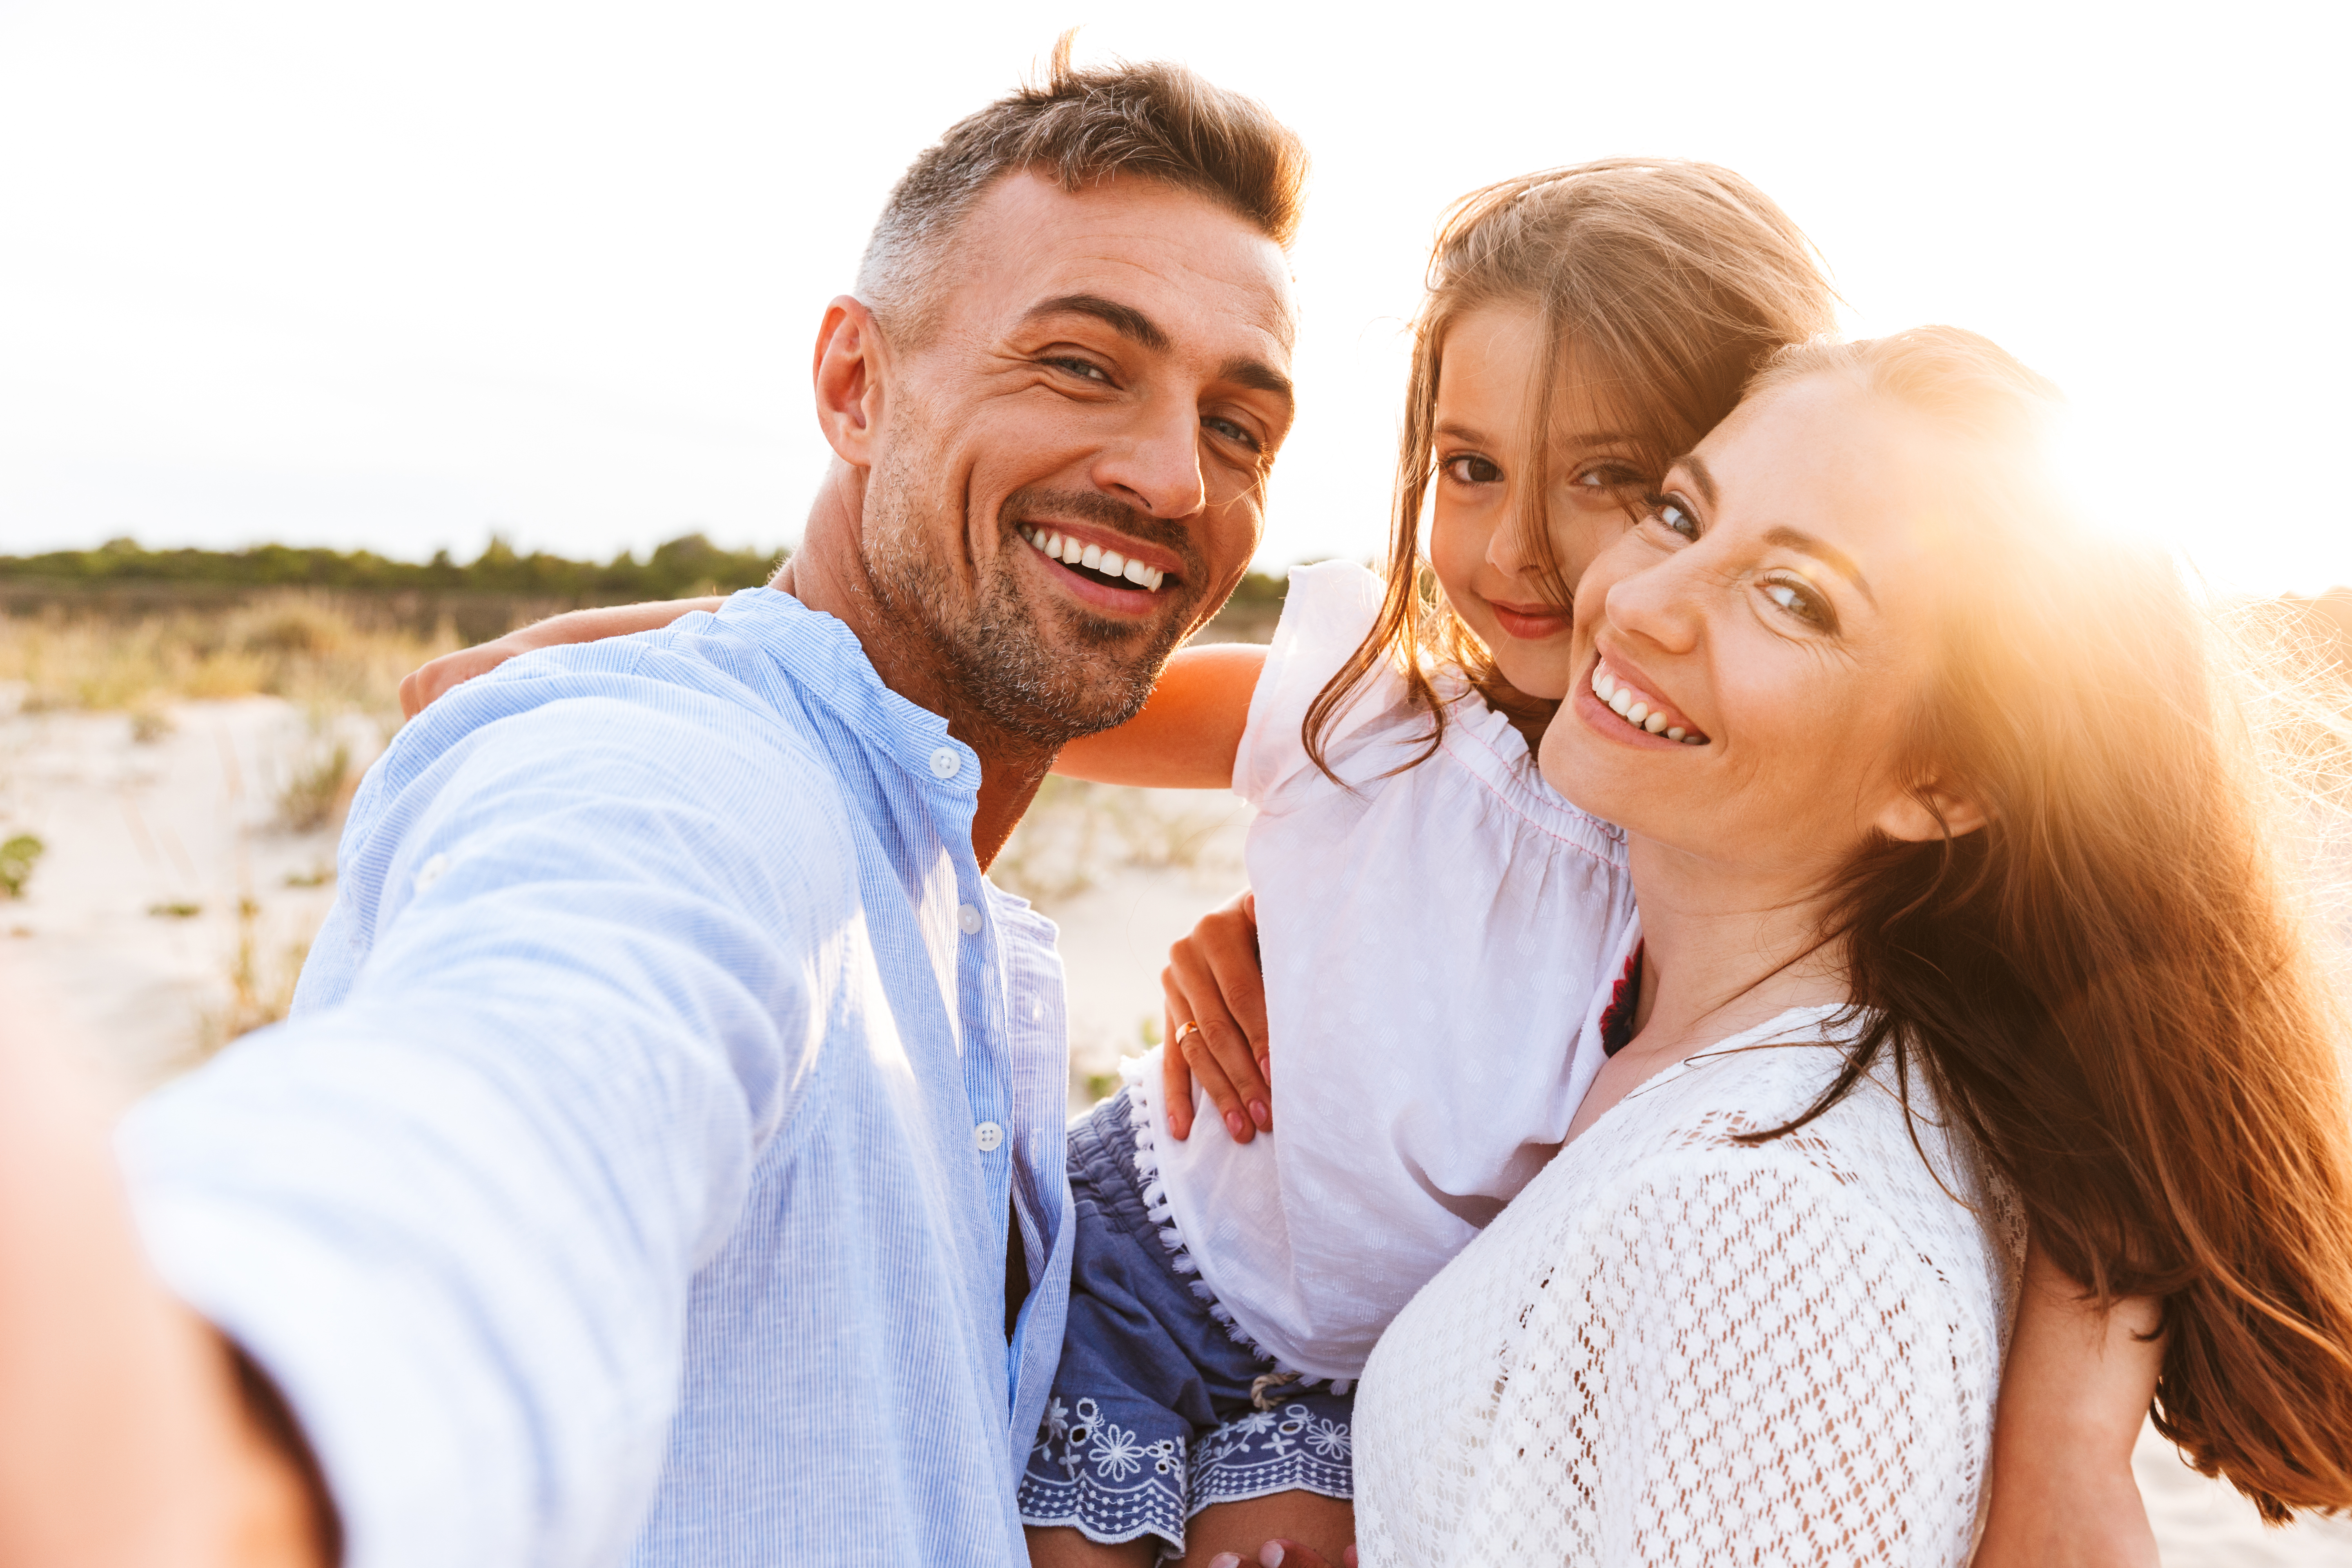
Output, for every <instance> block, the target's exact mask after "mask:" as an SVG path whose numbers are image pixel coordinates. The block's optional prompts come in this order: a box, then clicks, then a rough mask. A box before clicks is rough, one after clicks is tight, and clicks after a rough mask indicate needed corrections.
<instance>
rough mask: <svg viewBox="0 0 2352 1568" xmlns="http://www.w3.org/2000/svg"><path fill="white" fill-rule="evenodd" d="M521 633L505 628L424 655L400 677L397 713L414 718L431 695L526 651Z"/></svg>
mask: <svg viewBox="0 0 2352 1568" xmlns="http://www.w3.org/2000/svg"><path fill="white" fill-rule="evenodd" d="M558 618H559V619H560V618H561V617H558ZM542 624H544V623H542ZM534 629H535V628H534ZM522 635H523V634H522V633H520V632H509V633H508V634H507V635H506V636H504V637H492V638H491V639H490V640H489V641H488V642H483V643H476V644H475V645H474V646H473V647H461V648H459V649H458V650H457V652H455V653H445V654H443V655H442V656H441V657H440V658H436V659H428V660H427V661H426V662H425V663H423V664H420V665H418V666H417V667H416V668H415V669H412V670H410V671H409V672H408V673H407V674H406V675H404V676H403V677H402V678H401V681H400V716H401V717H402V718H403V719H414V718H415V717H416V716H417V715H418V714H419V713H422V712H424V711H425V708H426V707H427V705H429V704H430V703H431V702H432V701H433V700H434V699H435V698H436V697H438V696H440V695H441V694H442V693H443V692H445V691H447V690H448V689H450V688H451V687H453V686H458V685H462V684H463V683H465V682H466V681H468V680H471V679H474V677H476V676H478V675H487V674H488V673H489V672H490V671H491V670H494V669H496V668H498V667H499V666H500V665H502V664H504V663H505V662H506V661H507V660H509V659H510V658H513V657H514V656H515V655H517V654H519V653H529V652H530V649H531V646H532V645H530V644H529V643H526V642H523V641H522V640H520V639H521V637H522Z"/></svg>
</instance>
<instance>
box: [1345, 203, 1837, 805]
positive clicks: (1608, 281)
mask: <svg viewBox="0 0 2352 1568" xmlns="http://www.w3.org/2000/svg"><path fill="white" fill-rule="evenodd" d="M1836 302H1837V294H1836V292H1835V290H1833V289H1832V288H1831V287H1830V284H1829V280H1828V279H1826V278H1825V277H1824V276H1823V274H1822V268H1821V265H1820V260H1819V258H1818V256H1817V255H1816V253H1815V252H1814V250H1813V248H1812V246H1811V242H1810V241H1808V240H1807V239H1806V238H1805V237H1804V235H1803V234H1802V233H1801V232H1800V231H1799V229H1798V228H1797V226H1796V225H1795V224H1793V223H1791V222H1790V221H1789V217H1788V215H1787V214H1785V213H1783V212H1781V210H1780V208H1779V207H1777V206H1775V205H1773V204H1772V200H1771V198H1770V197H1769V196H1767V195H1765V194H1764V193H1763V192H1761V191H1759V190H1758V189H1757V188H1756V187H1755V186H1754V185H1752V184H1748V182H1747V181H1746V180H1744V179H1742V178H1740V177H1739V176H1738V174H1733V173H1732V172H1731V171H1730V170H1728V169H1724V168H1718V167H1717V166H1716V165H1714V164H1712V163H1687V162H1684V161H1681V160H1677V159H1666V158H1656V159H1645V158H1608V159H1602V160H1601V161H1599V162H1596V163H1580V164H1577V165H1576V166H1574V167H1572V168H1565V169H1548V170H1545V171H1543V172H1541V173H1538V174H1524V175H1521V176H1520V177H1519V178H1517V179H1514V180H1505V181H1503V182H1502V183H1501V184H1494V185H1488V186H1486V187H1485V188H1484V189H1481V190H1476V191H1473V192H1471V193H1470V194H1469V195H1466V196H1464V197H1463V198H1462V199H1461V200H1460V201H1458V202H1456V203H1454V205H1453V206H1452V207H1450V208H1448V209H1447V211H1446V215H1445V216H1444V220H1443V221H1442V222H1441V224H1440V225H1439V228H1438V234H1437V241H1436V244H1435V246H1434V247H1433V249H1432V251H1431V253H1430V261H1429V292H1428V294H1427V296H1426V298H1425V299H1424V300H1423V306H1422V310H1421V314H1420V315H1419V317H1418V318H1416V319H1415V321H1414V322H1413V353H1412V380H1411V382H1410V384H1409V385H1408V389H1407V392H1406V397H1405V415H1404V426H1403V428H1402V431H1401V432H1400V433H1399V437H1398V449H1397V476H1396V489H1395V496H1394V500H1393V502H1392V507H1391V517H1390V531H1389V533H1390V537H1389V560H1388V591H1387V596H1386V598H1385V599H1384V600H1383V602H1382V603H1381V613H1380V617H1379V619H1378V620H1377V621H1376V622H1375V623H1374V625H1373V626H1372V629H1371V631H1370V634H1369V635H1368V636H1366V637H1365V638H1364V641H1363V643H1362V645H1361V646H1360V647H1358V648H1357V649H1356V651H1355V653H1354V655H1353V656H1352V657H1351V658H1349V661H1348V662H1347V663H1346V664H1345V665H1343V666H1342V667H1341V668H1340V669H1339V673H1338V674H1337V675H1336V676H1334V677H1333V678H1332V679H1331V680H1330V681H1329V683H1328V684H1327V685H1326V686H1325V687H1324V689H1323V690H1322V691H1321V693H1319V694H1318V696H1317V698H1316V700H1315V702H1314V704H1313V705H1312V706H1311V707H1310V708H1309V709H1308V710H1307V721H1306V724H1305V734H1304V737H1303V738H1304V740H1305V742H1306V745H1307V755H1308V756H1310V757H1313V758H1314V759H1315V762H1316V764H1317V765H1318V766H1319V767H1322V768H1323V769H1324V771H1325V772H1326V773H1328V772H1329V771H1330V770H1329V767H1328V763H1325V761H1324V756H1323V737H1324V736H1325V735H1326V734H1327V733H1328V731H1329V728H1330V725H1331V723H1332V722H1333V721H1334V720H1336V719H1337V718H1338V716H1339V711H1340V710H1341V709H1343V708H1345V707H1346V706H1347V703H1348V700H1349V697H1350V695H1351V694H1352V693H1353V692H1354V691H1355V690H1356V689H1358V688H1359V687H1360V686H1361V685H1362V684H1363V682H1364V681H1365V679H1367V678H1368V677H1370V674H1371V672H1372V671H1373V670H1374V669H1376V668H1379V667H1380V666H1381V665H1382V664H1383V663H1390V662H1393V663H1394V664H1395V665H1396V666H1397V668H1400V669H1401V670H1402V672H1403V675H1404V679H1405V680H1406V682H1407V684H1408V686H1409V688H1410V689H1411V690H1412V694H1413V696H1414V698H1415V699H1416V700H1418V701H1420V702H1421V703H1422V704H1423V706H1424V707H1426V708H1427V710H1428V711H1429V713H1430V720H1431V731H1430V738H1429V748H1430V750H1431V751H1434V750H1435V749H1436V746H1437V743H1438V742H1439V740H1440V739H1441V738H1442V737H1443V735H1444V727H1445V711H1444V705H1443V704H1441V703H1440V702H1439V701H1438V700H1436V695H1435V692H1434V689H1433V687H1432V686H1431V684H1430V679H1429V666H1430V664H1431V662H1432V660H1433V659H1434V661H1436V662H1439V663H1443V664H1447V665H1452V666H1454V667H1455V668H1460V669H1461V670H1463V671H1464V672H1465V674H1466V675H1467V676H1468V678H1469V679H1470V681H1471V683H1472V684H1473V685H1474V686H1475V688H1476V689H1478V690H1479V692H1480V693H1481V694H1482V695H1483V696H1484V697H1485V698H1486V700H1487V701H1488V702H1489V703H1490V704H1491V705H1493V706H1494V707H1496V708H1498V709H1500V710H1503V711H1505V712H1507V713H1508V714H1509V715H1510V716H1511V717H1512V718H1513V719H1514V720H1516V721H1519V722H1520V723H1522V724H1523V725H1540V724H1541V723H1542V722H1543V721H1545V720H1548V719H1549V717H1550V715H1551V710H1552V709H1553V707H1554V706H1556V704H1554V703H1551V702H1536V701H1533V700H1530V699H1528V698H1525V697H1522V696H1520V695H1519V694H1518V693H1517V692H1515V691H1513V690H1512V689H1511V688H1510V687H1509V685H1508V684H1507V682H1505V681H1504V680H1503V679H1502V678H1501V676H1500V675H1499V674H1497V673H1496V669H1495V666H1494V660H1493V659H1492V658H1491V657H1490V656H1489V655H1488V653H1487V651H1486V648H1485V647H1483V646H1481V645H1480V643H1479V642H1478V640H1477V638H1476V637H1474V636H1473V635H1472V634H1471V632H1470V629H1469V628H1468V627H1467V626H1465V625H1463V623H1462V620H1461V618H1460V617H1459V616H1456V615H1455V614H1454V611H1453V609H1452V608H1451V606H1449V605H1446V604H1445V603H1444V600H1443V598H1442V597H1441V596H1440V595H1438V594H1437V593H1436V591H1435V584H1434V583H1433V580H1432V579H1431V576H1430V574H1429V573H1428V571H1427V569H1426V567H1425V565H1424V563H1423V555H1422V549H1421V524H1422V513H1423V509H1424V506H1425V504H1426V502H1427V500H1428V498H1429V487H1430V482H1431V480H1432V479H1433V478H1434V477H1435V474H1436V460H1435V449H1436V439H1437V437H1436V424H1437V377H1438V371H1439V368H1440V365H1441V363H1442V362H1443V360H1444V352H1445V337H1446V333H1447V331H1449V330H1450V329H1451V328H1452V326H1453V324H1454V322H1455V321H1459V320H1460V319H1461V318H1462V317H1463V316H1464V315H1465V313H1467V312H1469V311H1472V310H1478V309H1480V308H1482V307H1484V306H1488V305H1496V304H1505V305H1512V306H1518V307H1523V308H1528V309H1530V310H1532V311H1533V312H1534V314H1535V317H1536V320H1537V321H1538V323H1539V326H1538V331H1540V332H1541V334H1542V341H1541V342H1540V343H1539V345H1538V347H1539V350H1540V352H1539V353H1538V355H1537V356H1536V363H1537V366H1538V369H1537V373H1536V379H1535V384H1533V385H1532V386H1530V387H1529V388H1528V400H1527V415H1526V419H1525V423H1524V426H1523V428H1522V430H1521V432H1520V436H1519V448H1520V449H1519V454H1518V456H1517V468H1518V470H1519V472H1518V476H1517V490H1518V493H1519V494H1521V495H1523V496H1526V497H1528V500H1527V502H1526V503H1525V505H1524V507H1523V509H1522V511H1521V514H1520V517H1519V519H1518V527H1519V528H1520V530H1521V531H1522V532H1523V534H1524V535H1525V536H1526V540H1527V543H1528V548H1529V550H1530V552H1531V553H1532V554H1533V556H1534V558H1535V559H1536V560H1537V561H1538V563H1540V564H1541V565H1542V567H1543V568H1544V570H1545V573H1546V575H1547V576H1548V577H1549V587H1550V591H1551V597H1552V599H1553V600H1554V602H1556V603H1558V604H1560V605H1567V604H1569V603H1570V601H1571V600H1572V599H1573V597H1574V595H1575V589H1576V584H1573V583H1566V582H1562V581H1561V580H1560V576H1559V569H1558V566H1557V563H1555V562H1554V560H1553V556H1552V552H1551V542H1550V534H1549V519H1548V517H1547V515H1546V498H1547V495H1548V492H1549V479H1548V474H1547V467H1548V458H1549V445H1550V442H1549V432H1550V430H1551V428H1552V418H1553V412H1554V410H1555V409H1556V408H1558V407H1559V405H1560V402H1561V400H1562V399H1563V398H1577V399H1580V400H1583V401H1585V402H1588V403H1590V404H1591V405H1594V406H1595V408H1596V411H1598V410H1600V409H1605V410H1606V411H1607V412H1608V413H1609V414H1610V415H1612V416H1613V420H1614V421H1617V422H1622V423H1621V424H1620V426H1619V427H1620V430H1621V433H1622V434H1624V435H1626V436H1628V437H1632V444H1633V447H1634V448H1635V451H1634V453H1633V456H1634V457H1635V458H1637V460H1638V461H1640V462H1641V463H1642V464H1643V467H1644V468H1646V469H1647V470H1648V474H1649V477H1650V479H1651V480H1652V481H1655V479H1657V478H1658V476H1660V475H1662V474H1663V473H1664V471H1665V468H1666V465H1667V464H1668V463H1669V462H1671V461H1672V460H1673V459H1674V458H1675V457H1676V456H1678V455H1679V454H1681V453H1682V452H1685V451H1686V450H1688V449H1689V448H1690V447H1692V446H1693V445H1694V444H1695V443H1696V441H1697V440H1698V438H1699V437H1701V436H1703V435H1705V434H1706V432H1707V431H1709V430H1711V429H1713V428H1714V427H1715V426H1716V424H1717V422H1718V421H1720V420H1721V419H1722V418H1723V416H1725V415H1727V414H1728V413H1730V412H1731V410H1732V408H1733V407H1734V406H1735V405H1737V404H1738V401H1739V394H1740V391H1741V389H1742V388H1743V387H1744V386H1746V384H1748V378H1749V377H1750V376H1751V375H1753V374H1755V373H1756V369H1757V367H1758V366H1759V365H1760V364H1761V363H1763V362H1764V360H1765V359H1766V357H1767V356H1769V354H1771V353H1773V352H1774V351H1775V350H1777V349H1780V348H1781V347H1782V346H1784V345H1786V344H1790V343H1797V342H1804V341H1805V340H1807V339H1808V338H1811V337H1814V336H1817V335H1819V334H1821V333H1823V332H1826V331H1831V330H1832V328H1833V327H1834V326H1835V324H1836ZM1571 353H1572V354H1573V364H1572V366H1571V357H1570V356H1571ZM1571 368H1572V369H1573V372H1574V377H1573V384H1571V376H1570V373H1571ZM1625 426H1630V428H1626V427H1625ZM1628 500H1629V503H1630V501H1631V500H1633V497H1631V496H1629V497H1628ZM1427 754H1428V753H1427V752H1423V755H1424V756H1426V755H1427ZM1335 776H1336V775H1335Z"/></svg>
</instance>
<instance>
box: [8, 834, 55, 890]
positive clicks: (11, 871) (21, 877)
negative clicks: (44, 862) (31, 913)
mask: <svg viewBox="0 0 2352 1568" xmlns="http://www.w3.org/2000/svg"><path fill="white" fill-rule="evenodd" d="M47 849H48V846H47V845H46V844H44V843H42V842H41V841H40V840H39V839H37V838H36V837H33V836H32V835H31V834H29V833H19V834H17V835H16V837H13V838H10V839H9V840H7V841H6V842H5V843H0V891H5V893H6V894H7V895H8V896H9V897H10V898H12V899H21V898H23V897H24V896H25V884H26V882H29V881H31V880H32V879H33V862H35V861H36V860H38V859H39V858H41V856H42V855H43V854H44V853H45V852H46V851H47Z"/></svg>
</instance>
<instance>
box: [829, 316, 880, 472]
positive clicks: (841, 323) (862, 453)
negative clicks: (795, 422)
mask: <svg viewBox="0 0 2352 1568" xmlns="http://www.w3.org/2000/svg"><path fill="white" fill-rule="evenodd" d="M889 363H890V346H889V344H888V343H887V342H885V341H884V340H883V337H882V327H881V323H880V322H878V321H876V320H875V319H874V312H873V311H871V310H867V309H866V306H865V304H864V303H863V302H861V301H860V300H857V299H856V297H854V296H852V295H848V294H844V295H842V296H841V297H840V298H838V299H836V300H834V302H833V303H832V304H830V305H827V306H826V307H825V308H824V322H823V323H822V324H821V325H820V326H819V327H818V328H817V330H816V363H815V364H814V366H813V367H812V370H811V377H812V379H813V380H814V383H815V387H816V422H817V424H818V425H819V426H822V427H823V428H824V438H825V441H826V443H827V444H828V445H830V446H831V447H833V450H834V454H835V456H836V457H838V458H840V459H841V460H842V461H843V462H845V463H847V464H849V465H850V466H851V467H853V468H871V467H873V466H874V438H875V428H876V426H877V425H878V424H879V422H880V420H881V417H882V386H883V383H884V382H885V381H886V380H887V379H888V374H887V373H888V369H889Z"/></svg>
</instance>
